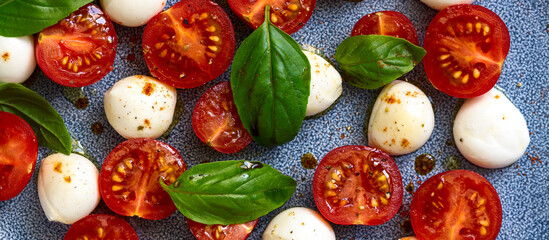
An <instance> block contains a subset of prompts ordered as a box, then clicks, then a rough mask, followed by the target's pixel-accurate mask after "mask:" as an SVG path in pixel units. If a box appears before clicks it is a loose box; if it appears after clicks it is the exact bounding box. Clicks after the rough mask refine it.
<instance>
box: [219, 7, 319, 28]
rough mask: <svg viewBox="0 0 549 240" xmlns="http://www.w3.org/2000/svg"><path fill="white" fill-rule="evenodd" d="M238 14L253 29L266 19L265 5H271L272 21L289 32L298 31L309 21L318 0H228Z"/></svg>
mask: <svg viewBox="0 0 549 240" xmlns="http://www.w3.org/2000/svg"><path fill="white" fill-rule="evenodd" d="M228 1H229V6H230V7H231V9H232V10H233V12H234V13H236V15H237V16H238V17H239V18H240V19H242V20H243V21H244V22H245V23H246V24H247V25H248V26H250V27H251V28H253V29H256V28H258V27H259V26H261V24H263V22H264V21H265V6H266V5H267V4H269V5H270V6H271V10H270V13H271V19H270V20H271V23H273V24H274V25H275V26H277V27H278V28H280V29H281V30H282V31H284V32H286V33H287V34H292V33H294V32H297V30H299V29H301V28H302V27H303V26H305V23H307V21H309V18H311V15H313V11H314V10H315V5H316V0H228Z"/></svg>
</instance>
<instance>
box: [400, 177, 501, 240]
mask: <svg viewBox="0 0 549 240" xmlns="http://www.w3.org/2000/svg"><path fill="white" fill-rule="evenodd" d="M501 211H502V210H501V202H500V199H499V196H498V193H497V192H496V189H494V187H493V186H492V184H490V182H488V180H486V178H484V177H483V176H481V175H479V174H477V173H475V172H471V171H468V170H454V171H449V172H443V173H439V174H437V175H435V176H433V177H430V178H429V179H427V181H425V182H424V183H423V184H421V186H420V187H419V188H418V189H417V191H416V192H415V193H414V198H413V200H412V205H411V206H410V218H411V220H412V227H413V228H414V232H415V234H416V236H417V237H418V239H429V240H438V239H440V240H442V239H444V240H462V239H463V240H464V239H476V240H488V239H496V237H497V235H498V233H499V229H500V227H501V220H502V215H501V214H502V213H501Z"/></svg>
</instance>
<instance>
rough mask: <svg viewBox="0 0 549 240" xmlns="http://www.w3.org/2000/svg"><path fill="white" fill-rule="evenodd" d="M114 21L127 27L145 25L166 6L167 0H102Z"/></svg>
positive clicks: (103, 5) (103, 6) (105, 9)
mask: <svg viewBox="0 0 549 240" xmlns="http://www.w3.org/2000/svg"><path fill="white" fill-rule="evenodd" d="M100 2H101V7H102V8H103V10H104V11H105V12H106V13H107V15H109V17H110V18H111V20H112V21H114V22H116V23H118V24H120V25H123V26H127V27H138V26H142V25H145V24H146V23H147V22H148V21H149V20H150V19H151V18H152V17H154V16H155V15H156V14H158V13H159V12H160V11H162V10H163V9H164V6H166V0H101V1H100Z"/></svg>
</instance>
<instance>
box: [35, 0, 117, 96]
mask: <svg viewBox="0 0 549 240" xmlns="http://www.w3.org/2000/svg"><path fill="white" fill-rule="evenodd" d="M37 43H38V44H37V46H36V60H37V61H38V65H39V66H40V69H42V71H43V72H44V74H46V76H48V77H49V78H50V79H51V80H53V81H55V82H57V83H59V84H61V85H63V86H67V87H83V86H88V85H90V84H93V83H95V82H97V81H99V80H101V79H102V78H103V77H104V76H105V75H107V73H109V72H110V71H111V70H112V69H113V67H112V65H113V63H114V57H115V55H116V32H115V31H114V26H113V25H112V22H111V20H110V19H109V17H108V16H107V15H105V14H104V13H103V11H101V9H99V8H98V7H97V6H95V5H93V4H91V3H90V4H88V5H85V6H83V7H81V8H80V9H78V10H76V11H75V12H73V13H71V14H70V15H69V16H68V17H66V18H64V19H62V20H60V21H59V22H58V23H57V24H55V25H53V26H51V27H48V28H46V29H44V30H42V32H40V33H39V34H38V41H37Z"/></svg>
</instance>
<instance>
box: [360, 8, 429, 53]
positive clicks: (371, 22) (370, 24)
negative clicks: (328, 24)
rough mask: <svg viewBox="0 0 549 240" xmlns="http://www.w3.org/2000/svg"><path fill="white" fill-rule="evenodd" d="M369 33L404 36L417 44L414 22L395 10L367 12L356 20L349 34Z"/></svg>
mask: <svg viewBox="0 0 549 240" xmlns="http://www.w3.org/2000/svg"><path fill="white" fill-rule="evenodd" d="M370 34H376V35H386V36H393V37H398V38H404V39H406V40H408V41H409V42H411V43H413V44H415V45H419V40H418V38H417V32H416V29H415V27H414V24H412V22H411V21H410V19H408V18H407V17H406V16H405V15H404V14H402V13H399V12H395V11H382V12H375V13H370V14H367V15H365V16H364V17H362V18H361V19H360V20H358V22H356V24H355V26H354V27H353V30H352V31H351V36H358V35H370Z"/></svg>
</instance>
